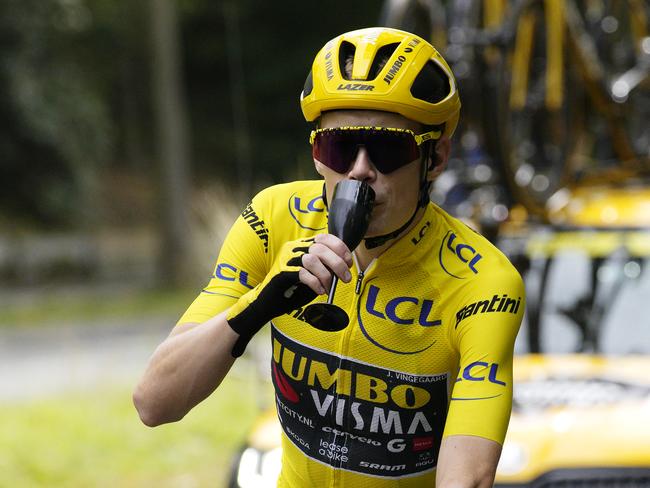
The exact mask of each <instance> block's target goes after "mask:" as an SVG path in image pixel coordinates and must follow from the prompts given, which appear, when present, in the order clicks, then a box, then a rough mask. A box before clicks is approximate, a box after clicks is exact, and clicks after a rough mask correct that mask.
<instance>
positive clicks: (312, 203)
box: [250, 180, 327, 239]
mask: <svg viewBox="0 0 650 488" xmlns="http://www.w3.org/2000/svg"><path fill="white" fill-rule="evenodd" d="M250 207H251V210H252V211H255V212H258V213H259V214H260V216H261V218H263V219H264V220H265V222H266V223H267V224H268V225H269V226H271V227H273V230H274V232H273V234H274V236H276V237H277V238H278V239H287V238H289V237H291V238H297V237H304V236H305V235H307V234H310V233H313V232H322V231H325V230H326V229H327V211H326V206H325V201H324V196H323V181H322V180H301V181H292V182H290V183H281V184H278V185H273V186H269V187H267V188H265V189H264V190H262V191H261V192H259V193H258V194H257V195H256V196H255V197H254V198H253V201H252V202H251V205H250Z"/></svg>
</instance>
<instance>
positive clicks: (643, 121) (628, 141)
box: [578, 0, 650, 172]
mask: <svg viewBox="0 0 650 488" xmlns="http://www.w3.org/2000/svg"><path fill="white" fill-rule="evenodd" d="M581 6H582V8H581V9H580V11H579V13H580V14H581V18H579V19H578V21H581V22H583V23H584V30H585V32H587V33H588V34H589V39H590V40H591V43H592V45H591V46H578V47H581V48H582V49H583V50H584V49H585V47H587V48H588V49H589V50H592V51H594V54H595V61H592V63H593V64H595V68H594V70H595V71H596V75H597V79H596V80H595V81H596V82H599V83H601V85H602V93H603V94H604V95H601V96H602V97H603V98H604V100H602V101H601V104H600V106H597V107H596V108H597V109H598V110H596V111H594V113H593V114H592V119H591V120H589V121H588V122H589V124H590V127H591V131H592V133H593V134H594V138H595V139H598V140H600V141H601V144H600V146H601V147H600V148H599V147H598V146H595V147H594V148H593V152H592V154H591V156H592V158H593V160H594V163H593V164H592V166H594V168H591V171H592V172H594V171H598V170H599V169H604V168H607V167H622V168H628V169H632V170H633V171H634V170H637V171H638V170H639V169H643V168H644V167H645V170H646V171H647V170H648V167H649V164H648V163H649V160H650V124H648V117H649V116H650V6H649V5H648V4H647V2H646V1H645V0H625V1H621V0H616V1H611V0H610V1H607V0H601V1H599V2H593V1H591V2H589V1H584V0H583V2H582V5H581ZM583 56H584V55H583ZM602 119H605V121H606V123H602V122H601V123H599V122H598V121H599V120H602ZM602 141H605V144H607V146H608V147H607V148H608V149H609V152H606V151H605V152H604V151H603V148H602V146H603V142H602Z"/></svg>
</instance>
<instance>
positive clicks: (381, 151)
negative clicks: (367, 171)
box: [366, 131, 420, 174]
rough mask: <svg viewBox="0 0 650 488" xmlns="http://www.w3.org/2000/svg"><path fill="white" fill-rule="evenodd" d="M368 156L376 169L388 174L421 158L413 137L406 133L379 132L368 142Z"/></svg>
mask: <svg viewBox="0 0 650 488" xmlns="http://www.w3.org/2000/svg"><path fill="white" fill-rule="evenodd" d="M366 148H367V149H368V154H369V156H370V159H371V160H372V162H373V164H374V165H375V167H376V168H377V169H378V170H379V171H380V172H382V173H384V174H388V173H392V172H393V171H395V170H397V169H399V168H401V167H402V166H405V165H407V164H408V163H410V162H411V161H414V160H415V159H417V158H418V157H419V154H420V152H419V150H418V146H417V144H416V143H415V139H413V136H412V135H410V134H408V133H404V132H395V131H377V133H376V134H374V135H373V136H372V137H369V138H368V141H367V142H366Z"/></svg>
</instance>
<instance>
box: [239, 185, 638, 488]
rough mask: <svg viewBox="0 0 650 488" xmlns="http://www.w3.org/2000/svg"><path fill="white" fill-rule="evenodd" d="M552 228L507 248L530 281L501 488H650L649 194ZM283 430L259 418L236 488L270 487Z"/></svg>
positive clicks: (584, 197) (590, 205)
mask: <svg viewBox="0 0 650 488" xmlns="http://www.w3.org/2000/svg"><path fill="white" fill-rule="evenodd" d="M550 204H551V205H552V208H550V213H549V218H550V221H551V222H552V225H549V226H542V227H539V228H536V229H531V228H530V227H525V228H524V227H523V225H522V226H519V227H517V226H516V225H515V226H513V227H512V228H510V229H507V230H506V231H505V232H504V237H503V239H502V240H501V242H500V243H499V244H500V247H501V248H502V249H503V250H504V251H505V252H506V254H509V255H510V257H511V258H512V260H513V262H514V263H515V264H516V265H517V266H518V267H519V268H520V270H521V272H522V275H523V276H524V277H525V281H526V287H527V296H528V299H527V301H528V307H527V312H526V317H525V319H524V324H523V325H522V330H521V331H520V334H519V336H518V339H517V344H516V346H515V349H516V353H517V355H516V357H515V364H514V375H515V378H514V379H515V382H514V399H513V412H512V418H511V422H510V426H509V429H508V434H507V437H506V440H505V443H504V446H503V452H502V455H501V460H500V463H499V467H498V470H497V478H496V486H498V487H499V486H500V487H513V488H514V487H532V488H542V487H543V488H554V487H565V488H572V487H617V488H618V487H650V313H647V312H646V308H645V305H646V304H649V303H650V268H649V267H648V265H649V264H650V190H648V189H647V188H643V187H638V188H635V187H633V186H632V187H626V188H619V189H611V188H610V189H606V188H593V187H592V188H586V189H581V190H578V191H574V192H572V193H571V194H565V195H564V196H563V195H561V194H560V195H559V196H557V197H556V200H555V201H553V202H550ZM280 458H281V452H280V426H279V423H278V421H277V417H276V414H275V412H268V413H266V414H265V415H263V416H262V417H261V418H260V419H259V421H258V423H257V424H256V427H255V428H254V429H253V430H252V432H251V434H250V436H249V438H248V443H247V445H246V446H245V447H244V448H243V450H242V451H241V453H240V454H239V456H238V457H237V460H236V462H235V464H234V467H233V472H232V476H231V480H230V486H231V487H238V488H248V487H255V488H260V487H265V486H275V480H276V478H277V475H278V473H279V470H280Z"/></svg>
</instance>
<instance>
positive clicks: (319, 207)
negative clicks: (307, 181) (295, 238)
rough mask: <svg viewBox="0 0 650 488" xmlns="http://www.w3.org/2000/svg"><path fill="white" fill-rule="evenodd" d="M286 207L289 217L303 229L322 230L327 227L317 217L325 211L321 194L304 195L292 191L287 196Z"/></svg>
mask: <svg viewBox="0 0 650 488" xmlns="http://www.w3.org/2000/svg"><path fill="white" fill-rule="evenodd" d="M288 208H289V214H290V215H291V218H292V219H293V220H295V221H296V223H297V224H298V225H299V226H300V227H302V228H303V229H307V230H323V229H325V228H326V227H327V224H326V223H325V222H323V220H321V219H320V218H319V217H320V216H322V215H323V214H324V212H325V201H324V200H323V195H316V196H315V197H312V196H309V197H304V196H297V195H296V194H295V193H293V194H292V195H291V196H290V197H289V202H288ZM321 224H322V225H321Z"/></svg>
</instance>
